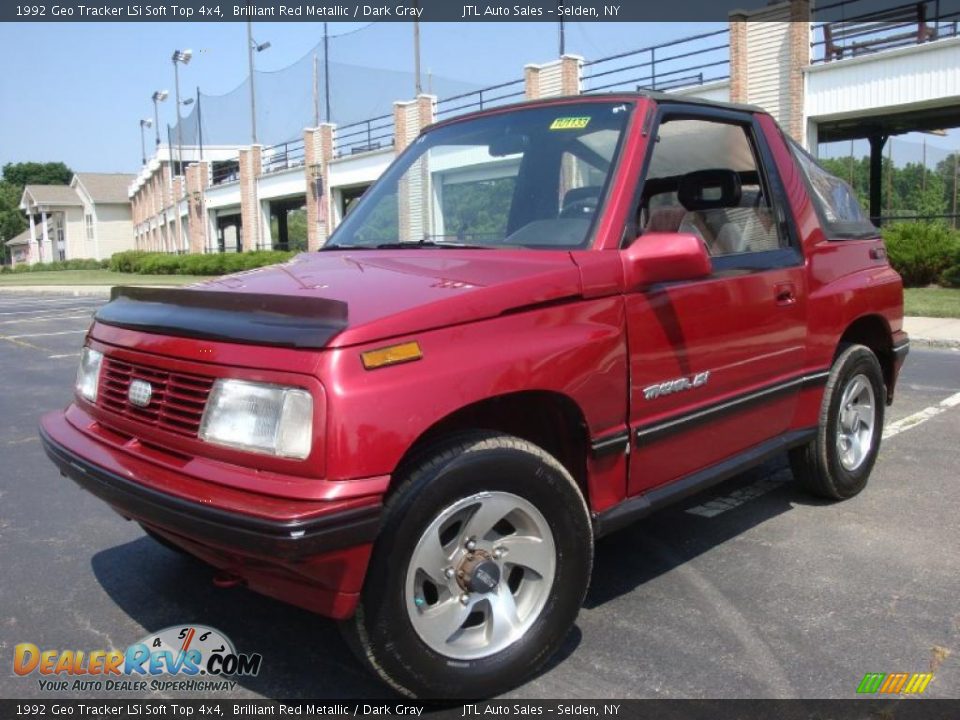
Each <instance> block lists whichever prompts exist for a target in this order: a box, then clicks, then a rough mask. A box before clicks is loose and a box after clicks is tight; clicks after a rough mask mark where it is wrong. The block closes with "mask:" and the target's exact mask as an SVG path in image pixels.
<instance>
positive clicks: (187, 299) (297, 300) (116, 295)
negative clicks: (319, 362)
mask: <svg viewBox="0 0 960 720" xmlns="http://www.w3.org/2000/svg"><path fill="white" fill-rule="evenodd" d="M94 319H95V320H96V321H97V322H99V323H103V324H104V325H113V326H116V327H122V328H128V329H130V330H140V331H143V332H154V333H160V334H164V335H175V336H180V337H194V338H203V339H205V340H222V341H225V342H238V343H250V344H255V345H276V346H280V347H293V348H321V347H324V346H326V344H327V343H328V342H330V340H331V338H333V337H334V336H335V335H336V334H337V333H339V332H341V331H342V330H344V329H345V328H346V327H347V304H346V303H345V302H341V301H339V300H328V299H326V298H318V297H297V296H293V295H267V294H261V293H242V292H225V291H216V290H191V289H186V288H153V287H115V288H113V290H112V291H111V293H110V302H108V303H107V304H106V305H104V306H103V307H102V308H100V309H99V310H98V311H97V313H96V315H95V316H94Z"/></svg>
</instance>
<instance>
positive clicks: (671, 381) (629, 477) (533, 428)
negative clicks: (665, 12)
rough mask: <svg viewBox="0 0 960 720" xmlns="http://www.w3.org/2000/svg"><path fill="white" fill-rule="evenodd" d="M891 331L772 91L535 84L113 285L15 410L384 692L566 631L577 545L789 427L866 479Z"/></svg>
mask: <svg viewBox="0 0 960 720" xmlns="http://www.w3.org/2000/svg"><path fill="white" fill-rule="evenodd" d="M907 349H908V341H907V336H906V335H905V334H904V332H903V330H902V288H901V282H900V278H899V276H898V275H897V273H896V272H895V271H894V270H893V269H892V268H891V267H890V265H889V263H888V262H887V258H886V254H885V251H884V246H883V242H882V241H881V239H880V237H879V235H878V233H877V231H876V229H875V228H874V227H873V225H871V223H870V222H869V220H868V219H867V218H866V217H864V215H863V213H862V211H861V210H860V207H859V205H858V204H857V201H856V199H855V197H854V195H853V193H852V192H851V190H850V188H849V187H848V186H847V185H846V184H844V183H843V182H842V181H840V180H838V179H836V178H834V177H832V176H830V175H828V174H827V173H825V172H824V171H823V170H822V169H821V168H820V167H819V166H818V165H817V164H816V162H815V161H814V160H813V159H812V158H811V157H810V156H809V155H808V154H807V153H806V152H805V151H803V150H802V149H801V148H800V147H798V146H797V145H796V144H794V143H793V142H792V141H791V140H790V139H788V138H787V137H785V136H784V134H783V133H782V132H781V130H780V129H779V128H778V127H777V125H776V124H775V122H774V121H773V120H772V119H771V118H770V117H769V116H768V115H766V114H765V113H763V112H762V111H761V110H759V109H757V108H754V107H746V106H735V105H721V104H715V103H706V102H699V101H695V100H690V99H683V98H678V97H673V96H666V95H657V94H636V93H634V94H617V95H608V96H581V97H575V98H559V99H554V100H545V101H538V102H532V103H526V104H521V105H515V106H510V107H503V108H497V109H494V110H488V111H484V112H480V113H476V114H473V115H469V116H466V117H462V118H458V119H455V120H451V121H445V122H442V123H438V124H436V125H434V126H432V127H431V128H429V129H428V130H427V131H426V132H424V133H423V134H422V135H421V136H420V137H419V138H417V139H416V140H415V141H414V142H413V143H412V145H411V146H410V147H409V148H408V149H407V150H406V151H405V152H403V153H402V154H401V155H400V156H399V157H398V158H397V160H396V161H395V162H394V164H393V165H392V166H391V167H390V168H389V170H387V172H386V173H385V174H384V175H383V177H382V178H381V179H380V180H379V181H378V182H377V183H376V184H375V185H374V186H373V187H372V188H371V189H370V190H369V191H368V192H367V193H366V195H365V196H364V198H363V200H362V201H361V202H360V203H359V204H358V205H357V206H356V207H355V208H354V209H353V210H352V211H351V212H350V214H349V215H347V217H346V218H345V220H344V222H343V223H342V224H341V225H340V227H339V228H338V229H337V231H336V232H335V233H334V234H333V235H332V237H331V238H330V241H329V242H328V243H327V244H326V246H325V247H324V248H323V249H322V250H321V251H319V252H313V253H307V254H302V255H299V256H298V257H296V258H294V259H293V260H291V261H290V262H288V263H285V264H283V265H279V266H275V267H271V268H265V269H262V270H258V271H253V272H246V273H242V274H239V275H233V276H228V277H224V278H220V279H216V280H210V281H208V282H205V283H201V284H200V285H195V286H193V287H192V288H189V289H180V290H168V289H135V288H116V289H115V290H114V292H113V298H112V300H111V302H110V303H108V304H106V305H105V306H104V307H102V308H101V309H100V310H99V311H98V312H97V314H96V318H95V322H94V323H93V326H92V327H91V328H90V331H89V334H88V336H87V340H86V344H85V347H84V349H83V355H82V359H81V363H80V369H79V372H78V375H77V384H76V397H75V399H74V402H73V403H72V404H71V405H70V406H69V407H68V408H67V409H66V410H65V411H58V412H54V413H51V414H49V415H47V416H45V417H44V418H43V421H42V425H41V435H42V438H43V442H44V445H45V447H46V450H47V453H48V454H49V455H50V457H51V458H52V459H53V461H54V462H55V463H56V464H57V465H58V466H59V467H60V470H61V471H62V472H63V473H64V474H65V475H67V476H69V477H71V478H72V479H73V480H75V481H76V482H77V483H79V484H80V485H81V486H82V487H84V488H86V489H87V490H89V491H90V492H92V493H94V494H95V495H97V496H99V497H101V498H102V499H103V500H105V501H106V502H107V503H109V504H110V505H111V506H112V507H114V508H115V509H116V510H117V511H118V512H119V513H120V514H121V515H123V516H125V517H128V518H130V519H132V520H135V521H136V522H138V523H140V524H141V525H142V526H143V527H144V529H145V530H146V531H147V532H148V533H149V534H150V535H152V536H154V537H155V538H157V539H158V540H160V541H161V542H164V543H166V544H170V545H173V546H175V547H177V548H179V549H181V550H183V551H186V552H188V553H190V554H192V555H195V556H197V557H199V558H202V559H203V560H205V561H207V562H208V563H210V564H211V565H213V566H215V567H217V568H218V569H219V571H220V579H222V580H224V581H225V582H228V583H230V582H235V583H244V584H246V585H248V586H249V587H250V588H252V589H253V590H256V591H258V592H261V593H264V594H267V595H270V596H273V597H276V598H280V599H282V600H285V601H287V602H291V603H294V604H296V605H299V606H301V607H304V608H308V609H310V610H313V611H316V612H318V613H321V614H323V615H327V616H329V617H332V618H336V619H338V620H341V621H343V625H344V627H345V628H346V634H347V636H348V638H349V640H350V642H351V644H352V645H353V647H354V649H356V650H357V651H358V655H359V656H360V658H361V659H362V660H363V661H364V662H365V663H367V665H369V667H370V668H371V669H372V670H373V671H374V672H376V673H377V674H379V675H380V677H382V678H383V679H384V680H385V681H386V682H388V683H389V684H390V685H391V686H392V687H394V688H396V689H397V690H399V691H400V692H402V693H406V694H409V695H417V696H443V697H453V696H474V697H476V696H481V695H492V694H496V693H499V692H502V691H503V690H505V689H507V688H508V687H510V686H512V685H515V684H517V683H518V682H520V681H521V680H522V679H523V678H524V677H526V676H528V675H529V674H530V673H532V672H534V671H535V670H536V669H537V668H539V667H541V666H542V665H543V663H544V662H545V661H546V660H547V659H548V658H549V657H550V656H551V655H552V654H553V652H554V651H555V650H556V649H557V648H558V646H559V645H560V643H561V642H562V640H563V639H564V636H565V635H566V633H567V632H568V631H569V629H570V627H571V625H572V624H573V622H574V619H575V618H576V616H577V612H578V610H579V608H580V605H581V602H582V600H583V598H584V593H585V592H586V590H587V585H588V583H589V580H590V572H591V565H592V562H593V541H594V538H595V537H597V536H600V535H604V534H606V533H610V532H612V531H614V530H616V529H617V528H620V527H622V526H623V525H624V524H626V523H628V522H631V521H633V520H636V519H637V518H640V517H643V516H644V515H646V514H648V513H650V512H652V511H654V510H656V509H657V508H658V507H660V506H662V505H664V504H666V503H670V502H674V501H676V500H678V499H680V498H683V497H685V496H688V495H690V494H691V493H694V492H696V491H698V490H702V489H703V488H705V487H707V486H709V485H711V484H713V483H716V482H719V481H721V480H723V479H724V478H727V477H730V476H731V475H734V474H735V473H738V472H740V471H742V470H744V469H745V468H747V467H750V466H751V465H755V464H756V463H759V462H761V461H763V460H764V459H766V458H769V457H770V456H772V455H775V454H777V453H782V452H784V451H788V452H789V456H790V460H791V463H792V466H793V470H794V473H795V475H796V476H797V477H798V479H799V480H800V481H801V482H802V483H803V484H804V485H805V486H807V487H808V488H809V489H810V490H811V491H813V492H814V493H816V494H818V495H820V496H822V497H827V498H833V499H842V498H848V497H851V496H853V495H855V494H857V493H858V492H860V491H861V490H862V489H863V487H864V486H865V485H866V482H867V478H868V476H869V474H870V471H871V469H872V467H873V464H874V461H875V460H876V457H877V452H878V449H879V446H880V436H881V429H882V426H883V416H884V407H885V405H887V404H888V403H889V402H890V401H891V399H892V397H893V390H894V385H895V383H896V379H897V375H898V372H899V369H900V367H901V364H902V363H903V360H904V357H905V355H906V353H907Z"/></svg>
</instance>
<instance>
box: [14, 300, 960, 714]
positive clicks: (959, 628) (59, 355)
mask: <svg viewBox="0 0 960 720" xmlns="http://www.w3.org/2000/svg"><path fill="white" fill-rule="evenodd" d="M101 302H102V299H99V298H91V297H66V296H56V295H34V296H28V295H20V294H9V293H3V294H0V367H2V369H3V392H2V394H0V423H2V433H0V446H2V448H3V449H2V458H3V462H2V467H0V560H2V562H0V568H2V575H0V577H2V582H0V607H2V608H3V611H2V613H0V623H2V629H0V664H2V667H3V671H2V673H0V697H4V698H35V697H44V696H45V697H47V698H49V699H54V698H57V697H61V698H62V697H93V696H97V695H100V696H103V697H116V696H117V695H116V694H114V693H107V692H102V693H96V692H76V693H69V692H68V693H58V694H56V695H51V694H49V693H47V694H45V693H44V692H42V691H41V690H40V688H39V686H38V683H37V676H36V675H33V676H31V677H18V676H16V675H15V674H14V673H13V671H12V656H13V647H14V645H16V644H17V643H21V642H31V643H34V644H36V645H38V646H39V647H41V648H44V649H45V648H58V649H68V648H69V649H85V650H94V649H113V648H125V647H126V646H127V645H128V644H130V643H133V642H135V641H137V640H138V639H140V638H141V637H143V636H144V635H146V634H147V633H148V632H153V631H157V630H160V629H162V628H165V627H168V626H171V625H177V624H182V623H203V624H206V625H211V626H213V627H216V628H219V629H220V630H222V631H223V632H224V633H226V634H227V635H228V636H229V637H230V638H231V639H232V640H233V641H234V643H235V645H236V646H237V648H238V649H240V650H242V651H244V652H259V653H262V655H263V656H264V661H263V669H262V670H261V672H260V674H259V675H258V676H257V677H255V678H250V679H244V680H241V682H240V684H239V685H238V686H237V687H236V689H235V690H234V691H233V692H232V693H230V696H232V697H250V698H255V697H274V698H321V697H331V698H332V697H383V696H384V695H386V694H387V693H386V691H385V690H384V688H383V687H382V686H381V685H380V684H379V683H377V682H376V681H374V680H373V679H371V678H370V677H369V676H368V675H367V674H366V672H365V671H364V670H363V669H362V668H361V667H360V665H359V664H358V663H357V662H355V661H354V659H353V657H352V656H351V655H350V653H349V651H348V650H347V648H346V646H345V645H344V643H343V641H342V640H341V639H340V636H339V633H338V631H337V629H336V627H335V625H334V624H333V623H332V622H329V621H327V620H324V619H322V618H319V617H316V616H313V615H311V614H309V613H307V612H305V611H301V610H299V609H296V608H292V607H288V606H285V605H282V604H280V603H278V602H275V601H273V600H270V599H267V598H263V597H260V596H257V595H255V594H253V593H251V592H249V591H247V590H245V589H242V588H240V589H220V588H216V587H214V586H213V585H212V583H211V578H212V573H211V571H210V570H209V569H207V568H206V567H205V566H203V565H202V564H200V563H198V562H194V561H192V560H190V559H188V558H185V557H182V556H180V555H178V554H175V553H173V552H171V551H170V550H168V549H166V548H164V547H162V546H161V545H159V544H157V543H156V542H154V541H153V540H151V539H150V538H148V537H146V536H145V535H144V534H143V532H142V531H141V530H140V528H139V527H138V526H137V525H135V524H133V523H127V522H124V521H123V520H121V519H120V518H119V517H118V516H116V515H115V514H114V513H113V512H112V511H110V510H109V509H108V508H107V507H106V506H105V505H104V504H103V503H101V502H100V501H98V500H96V499H95V498H93V497H92V496H90V495H88V494H85V493H84V492H83V491H81V490H80V489H79V488H78V487H76V486H75V485H74V484H73V483H72V482H70V481H69V480H66V479H63V478H61V477H60V476H59V475H58V473H57V472H56V471H55V470H54V467H53V465H52V464H51V463H50V462H49V461H48V460H47V459H46V457H45V455H44V454H43V451H42V450H41V447H40V444H39V442H38V441H37V435H36V426H37V419H38V417H39V416H40V415H41V414H42V413H43V412H46V411H47V410H50V409H54V408H58V407H62V406H63V405H65V404H66V403H67V402H68V400H69V397H70V395H71V392H72V384H73V377H74V373H75V367H76V362H77V359H78V356H79V346H80V344H81V342H82V340H83V335H84V331H85V330H86V328H87V325H88V324H89V319H90V313H91V311H92V310H93V309H95V308H96V307H97V306H98V305H99V304H100V303H101ZM957 393H960V352H958V351H951V350H934V349H924V348H920V347H914V348H913V350H912V352H911V355H910V356H909V358H908V360H907V365H906V368H905V370H904V372H903V374H902V376H901V382H900V386H899V389H898V397H897V402H896V403H895V404H894V406H893V407H892V408H891V409H889V412H888V421H887V422H888V428H889V427H890V424H891V423H896V422H897V421H900V420H903V419H904V418H908V416H910V420H909V421H908V422H906V423H900V424H897V425H893V426H892V427H893V430H894V431H896V432H895V434H893V435H892V436H890V437H888V438H887V439H886V440H885V441H884V445H883V448H882V450H881V455H880V460H879V462H878V464H877V466H876V468H875V470H874V473H873V476H872V479H871V483H870V485H869V486H868V488H867V490H866V491H865V492H864V493H863V494H861V495H860V496H859V497H857V498H855V499H853V500H851V501H848V502H845V503H839V504H830V503H824V502H820V501H816V500H811V499H810V498H808V497H807V496H806V495H804V494H803V493H802V491H800V490H799V489H798V488H797V487H795V485H794V484H793V483H792V482H791V476H790V473H789V470H787V469H786V467H785V463H784V460H783V459H779V460H776V461H773V462H771V463H769V464H768V465H766V466H764V467H763V468H761V469H759V470H756V471H753V472H751V473H748V474H746V475H743V476H740V477H737V478H734V479H733V480H731V481H729V482H727V483H725V484H723V485H720V486H718V487H716V488H713V489H712V490H710V491H708V492H706V493H704V494H701V495H699V496H696V497H694V498H691V499H690V500H688V501H687V502H686V503H684V504H683V505H680V506H677V507H674V508H670V509H668V510H665V511H663V512H661V513H659V514H657V515H655V516H653V517H651V518H649V519H647V520H645V521H643V522H642V523H640V524H637V525H634V526H632V527H630V528H627V529H626V530H624V531H621V532H619V533H617V534H616V535H613V536H610V537H608V538H605V539H604V540H602V541H601V542H600V543H599V544H598V546H597V553H596V567H595V571H594V576H593V583H592V586H591V589H590V593H589V595H588V598H587V602H586V606H585V608H584V610H583V611H582V612H581V614H580V617H579V620H578V622H577V625H576V628H575V629H574V631H573V632H572V633H571V635H570V637H568V638H567V641H566V643H565V645H564V647H563V650H562V652H561V653H560V655H559V656H558V657H557V658H556V659H555V660H554V662H553V663H552V664H551V665H550V667H549V668H547V670H546V671H545V672H543V673H541V674H540V675H539V676H537V677H536V678H534V679H533V680H531V681H529V682H528V683H527V684H525V685H524V686H522V687H520V688H519V689H517V690H516V691H514V692H513V693H511V696H512V697H516V698H569V699H579V698H620V697H646V698H723V697H729V698H759V697H771V698H782V697H803V698H850V697H854V696H855V690H856V687H857V685H858V683H859V682H860V680H861V679H862V678H863V676H864V674H865V673H867V672H887V673H890V672H908V673H911V672H929V671H931V670H932V671H933V672H934V674H935V677H934V680H933V681H932V683H931V684H930V686H929V687H928V689H927V691H926V693H925V694H926V695H927V696H931V697H951V698H957V697H960V532H958V525H957V518H958V517H960V477H958V467H960V404H954V405H950V403H944V404H941V403H942V401H944V400H946V399H948V398H950V397H952V396H954V395H955V394H957ZM928 408H935V409H936V410H935V411H930V410H926V409H928ZM925 410H926V412H925V413H924V415H923V416H922V417H925V418H926V419H925V420H924V421H923V422H921V423H919V424H914V422H913V420H914V419H916V417H920V416H916V415H915V414H916V413H920V412H923V411H925ZM174 695H176V694H174ZM120 696H121V697H130V696H131V694H129V693H125V694H121V695H120ZM181 696H183V697H189V696H190V695H189V694H183V695H181ZM157 697H160V696H157Z"/></svg>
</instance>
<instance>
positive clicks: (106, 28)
mask: <svg viewBox="0 0 960 720" xmlns="http://www.w3.org/2000/svg"><path fill="white" fill-rule="evenodd" d="M722 27H724V25H723V24H717V23H645V24H644V23H616V24H612V23H605V24H592V23H568V24H567V32H566V37H567V49H568V52H575V53H578V54H581V55H583V56H585V57H586V58H587V59H590V58H597V57H602V56H606V55H610V54H613V53H617V52H623V51H626V50H631V49H637V48H641V47H646V46H649V45H652V44H658V43H663V42H666V41H669V40H673V39H677V38H682V37H687V36H690V35H694V34H698V33H702V32H705V31H709V30H713V29H717V28H722ZM330 31H331V34H332V35H335V36H336V37H334V38H333V39H332V40H331V61H335V62H341V63H350V64H355V65H364V66H368V67H374V68H382V69H389V70H403V71H409V72H411V74H412V69H413V51H412V26H411V25H409V24H403V23H379V24H375V25H372V26H371V25H360V24H353V23H331V24H330ZM322 33H323V28H322V23H255V24H254V36H255V38H256V39H257V41H258V42H264V41H266V40H269V41H270V43H271V47H270V48H269V49H268V50H266V51H265V52H263V53H261V54H259V55H258V56H257V69H258V71H267V72H269V71H276V70H280V69H282V68H284V67H286V66H288V65H290V64H291V63H294V62H295V61H297V60H299V59H301V58H303V57H304V56H305V55H307V54H309V53H310V52H311V51H312V49H313V48H314V47H315V46H316V44H317V43H318V42H320V40H321V39H322ZM421 45H422V67H423V72H424V75H425V76H426V73H427V71H428V70H429V71H431V72H432V73H434V74H435V75H442V76H445V77H447V78H451V79H454V80H460V81H463V82H466V83H472V84H474V85H489V84H492V83H497V82H502V81H507V80H513V79H516V78H519V77H521V76H522V68H523V65H524V64H526V63H530V62H545V61H549V60H552V59H554V58H555V57H556V56H557V47H558V31H557V24H556V23H470V24H447V23H424V24H422V25H421ZM177 48H179V49H184V48H191V49H192V50H193V51H194V59H193V61H192V62H191V63H190V65H189V66H187V67H185V68H181V75H180V77H181V90H182V92H183V93H184V95H188V94H189V95H192V94H193V93H194V92H195V89H196V88H197V86H199V87H200V88H201V90H202V92H203V93H204V95H220V94H223V93H227V92H229V91H231V90H233V89H234V88H236V87H237V86H238V85H240V84H241V83H242V82H243V81H244V79H245V78H246V76H247V56H246V26H245V24H244V23H220V24H216V23H23V24H0V64H2V65H3V66H4V68H6V69H7V70H8V71H7V72H4V73H3V74H2V75H0V97H2V98H3V100H2V102H0V165H2V164H3V163H6V162H10V161H13V162H19V161H28V160H35V161H55V160H62V161H64V162H66V163H67V164H68V165H69V166H70V167H72V168H73V169H74V170H85V171H100V172H110V171H123V172H135V171H137V170H138V168H139V165H140V127H139V120H140V118H146V117H152V115H153V105H152V103H151V101H150V95H151V93H152V92H153V91H154V90H159V89H169V90H170V91H171V96H172V94H173V67H172V64H171V61H170V55H171V53H172V52H173V50H174V49H177ZM424 82H425V83H426V78H425V80H424ZM331 84H332V85H334V86H335V83H331ZM375 90H376V89H375V88H364V87H357V88H355V89H354V88H350V92H355V93H359V94H363V93H372V92H375ZM412 94H413V87H412V80H411V83H410V89H409V92H408V93H407V97H397V98H395V99H407V98H409V97H410V96H412ZM258 97H259V91H258ZM262 102H263V101H262ZM271 102H274V103H276V102H278V101H277V100H276V99H271ZM173 106H174V103H173V101H172V98H171V100H168V101H167V102H166V103H164V104H162V105H161V111H162V114H161V125H165V123H167V122H170V123H173V121H174V113H173V109H174V108H173ZM243 107H245V105H244V106H243ZM277 111H278V112H282V108H277ZM237 121H238V122H241V120H240V119H238V120H237ZM242 122H246V120H245V118H244V119H243V120H242ZM150 132H151V133H152V132H153V131H150ZM910 139H915V137H914V138H910ZM147 140H148V151H149V147H150V142H151V140H150V136H148V138H147ZM957 140H958V137H957V133H956V132H954V133H951V137H949V138H937V137H930V138H929V139H928V143H929V146H930V147H931V148H936V147H942V148H947V147H953V146H955V145H956V144H957ZM148 154H149V152H148Z"/></svg>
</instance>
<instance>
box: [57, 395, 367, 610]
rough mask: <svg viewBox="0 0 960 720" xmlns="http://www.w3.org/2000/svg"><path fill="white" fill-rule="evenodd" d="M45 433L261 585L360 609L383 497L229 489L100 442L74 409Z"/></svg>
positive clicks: (64, 467)
mask: <svg viewBox="0 0 960 720" xmlns="http://www.w3.org/2000/svg"><path fill="white" fill-rule="evenodd" d="M40 439H41V441H42V444H43V447H44V450H45V451H46V453H47V455H48V456H49V457H50V459H51V460H52V461H53V462H54V464H55V465H56V466H57V467H58V468H59V469H60V472H61V473H62V474H63V475H65V476H67V477H69V478H70V479H71V480H73V481H74V482H76V483H77V484H78V485H80V487H82V488H83V489H85V490H87V491H89V492H90V493H92V494H93V495H95V496H97V497H98V498H100V499H101V500H103V501H104V502H106V503H107V504H109V505H110V506H111V507H112V508H113V509H114V510H116V511H117V512H118V513H120V514H121V515H122V516H124V517H126V518H128V519H132V520H136V521H137V522H139V523H141V524H143V525H145V526H147V527H150V528H152V529H154V530H157V531H159V533H160V534H161V535H163V536H164V537H165V538H166V539H168V540H170V541H172V542H174V543H175V544H177V545H179V546H181V547H182V548H184V549H185V550H187V551H188V552H190V553H192V554H194V555H197V556H198V557H200V558H201V559H203V560H206V561H207V562H209V563H211V564H212V565H214V566H216V567H219V568H221V569H223V570H226V571H228V572H229V573H231V574H233V575H236V576H238V577H240V578H241V579H242V580H243V581H245V582H246V583H247V584H248V585H249V586H250V587H251V588H252V589H254V590H257V591H259V592H263V593H265V594H267V595H271V596H274V597H277V598H279V599H282V600H285V601H288V602H292V603H294V604H297V605H300V606H302V607H307V608H308V609H311V610H313V611H315V612H319V613H321V614H324V615H329V616H332V617H345V616H347V615H349V614H350V613H351V612H352V611H353V607H354V605H355V601H356V595H357V593H358V592H359V591H360V589H361V587H362V582H363V576H364V574H365V572H366V565H367V560H368V559H369V553H370V549H371V548H372V543H373V541H374V539H375V538H376V535H377V531H378V530H379V526H380V515H381V510H382V505H381V502H380V499H379V498H367V499H354V500H352V501H349V502H342V501H341V502H337V501H316V500H314V501H304V502H298V501H292V500H288V499H287V500H278V499H275V498H267V497H265V496H261V495H258V494H256V493H251V492H247V491H240V490H236V489H233V488H223V487H220V486H217V485H215V484H214V483H210V482H204V481H202V480H197V479H195V478H190V477H188V476H186V475H184V474H182V473H179V474H178V473H175V472H172V471H171V470H170V469H168V468H166V467H163V466H161V465H157V464H155V463H152V462H150V461H149V460H147V459H145V458H139V457H136V455H134V454H128V453H125V452H123V451H122V450H120V449H118V448H116V447H112V446H110V445H108V444H106V443H105V442H100V441H98V439H96V438H95V437H92V436H91V435H90V434H88V433H85V432H83V431H82V430H81V429H79V428H77V427H75V426H74V425H73V424H71V422H70V421H69V419H68V413H64V412H54V413H50V414H48V415H46V416H44V417H43V418H42V420H41V423H40ZM173 489H175V490H176V492H170V490H173ZM244 509H246V510H247V512H243V510H244Z"/></svg>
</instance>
